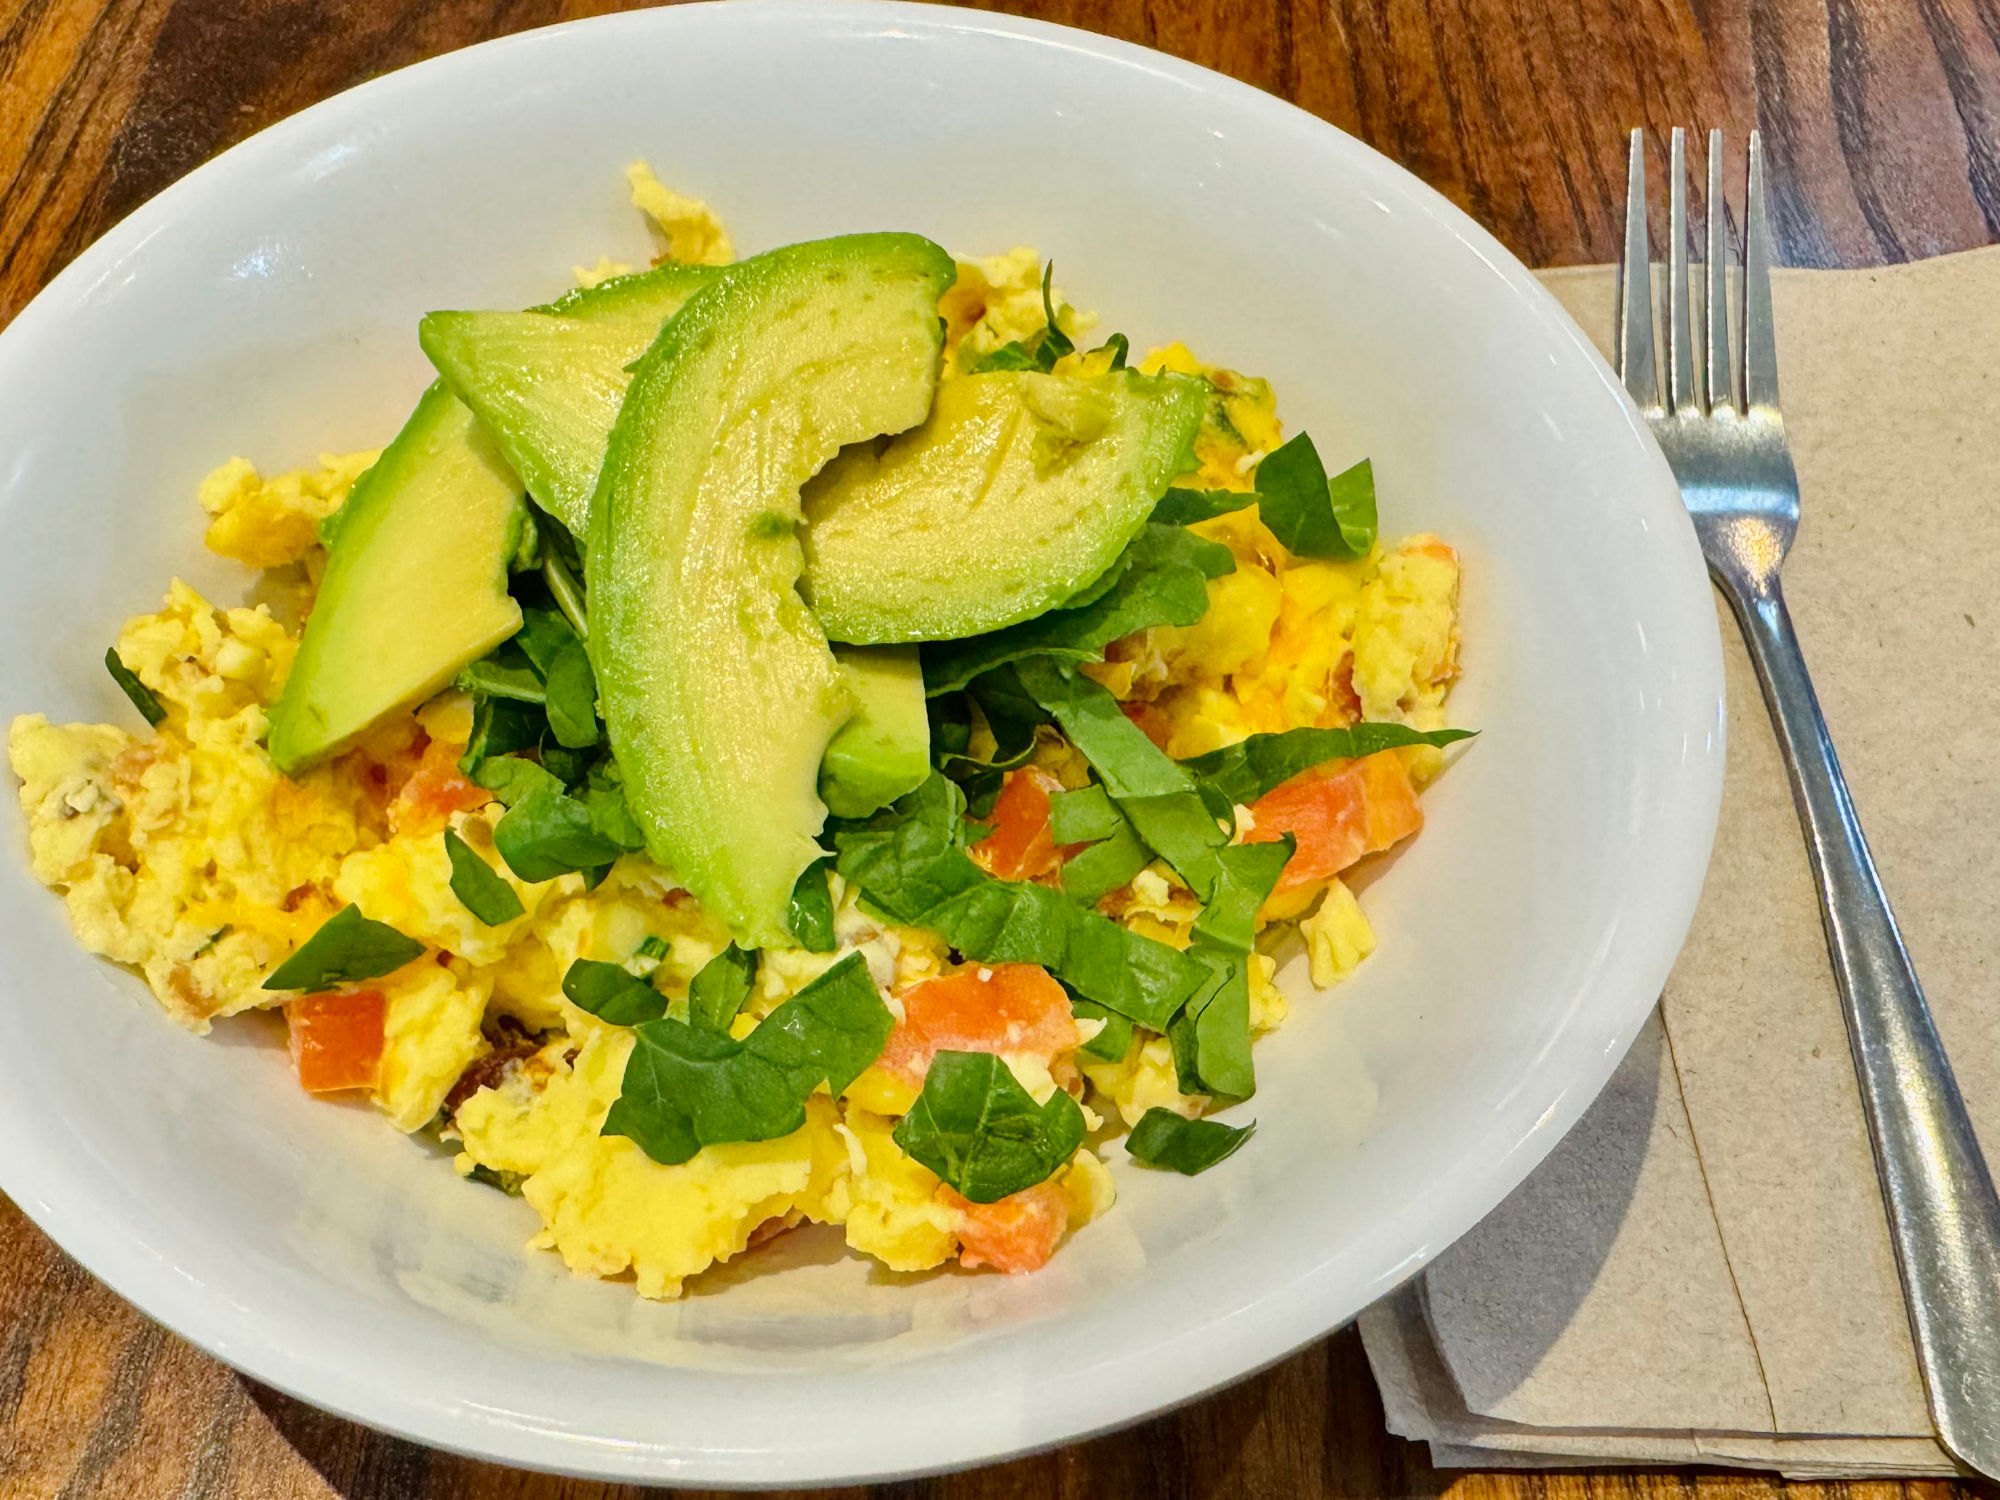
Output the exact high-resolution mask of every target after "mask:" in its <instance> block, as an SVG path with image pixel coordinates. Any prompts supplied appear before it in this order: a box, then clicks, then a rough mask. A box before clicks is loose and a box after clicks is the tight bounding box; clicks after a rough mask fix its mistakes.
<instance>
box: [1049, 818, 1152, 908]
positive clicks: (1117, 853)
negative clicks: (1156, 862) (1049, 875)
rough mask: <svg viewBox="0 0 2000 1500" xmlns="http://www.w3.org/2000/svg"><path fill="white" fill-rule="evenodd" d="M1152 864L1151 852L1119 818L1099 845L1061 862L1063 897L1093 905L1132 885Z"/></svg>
mask: <svg viewBox="0 0 2000 1500" xmlns="http://www.w3.org/2000/svg"><path fill="white" fill-rule="evenodd" d="M1152 862H1153V851H1152V850H1151V849H1148V848H1147V847H1146V846H1145V844H1144V843H1143V842H1142V841H1141V840H1140V838H1139V835H1138V834H1136V833H1134V832H1133V831H1132V825H1131V824H1130V823H1128V822H1126V821H1124V820H1123V819H1122V818H1121V819H1120V820H1119V823H1118V828H1117V830H1116V831H1115V832H1114V833H1113V834H1112V835H1111V837H1109V838H1108V839H1104V840H1103V841H1101V842H1099V843H1095V844H1092V845H1091V846H1090V847H1089V848H1088V849H1085V850H1082V851H1081V852H1080V853H1078V854H1076V855H1074V856H1072V857H1071V858H1069V859H1067V860H1065V861H1064V862H1063V867H1062V889H1063V894H1064V895H1065V896H1068V897H1069V898H1070V899H1071V900H1073V901H1080V902H1082V903H1083V904H1084V905H1085V906H1095V905H1096V904H1097V903H1098V902H1099V901H1102V900H1103V899H1104V898H1105V897H1106V896H1108V895H1110V894H1111V893H1112V892H1113V891H1115V890H1118V889H1119V888H1120V887H1122V886H1127V885H1130V884H1131V883H1132V877H1133V876H1135V875H1137V874H1138V873H1139V872H1140V871H1141V870H1143V869H1145V868H1146V866H1147V865H1149V864H1151V863H1152Z"/></svg>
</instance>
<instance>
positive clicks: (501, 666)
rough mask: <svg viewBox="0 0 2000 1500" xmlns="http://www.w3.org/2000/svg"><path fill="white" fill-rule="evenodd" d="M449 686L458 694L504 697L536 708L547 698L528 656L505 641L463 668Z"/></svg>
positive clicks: (539, 675)
mask: <svg viewBox="0 0 2000 1500" xmlns="http://www.w3.org/2000/svg"><path fill="white" fill-rule="evenodd" d="M452 685H453V686H454V687H456V688H458V689H459V691H461V692H465V693H472V694H474V695H475V696H478V697H482V698H507V699H511V700H512V701H513V702H515V703H532V704H534V705H535V706H536V707H537V708H539V707H541V705H542V704H543V703H544V702H545V701H546V700H547V698H548V691H547V689H545V688H544V687H543V686H542V678H541V674H540V673H539V672H537V671H536V670H535V664H534V663H533V662H532V661H531V660H529V658H528V653H527V652H526V651H524V650H523V649H522V648H521V647H520V646H518V645H516V644H515V643H514V642H513V641H507V642H505V643H503V644H502V645H499V646H496V647H494V649H493V650H492V651H491V652H489V653H488V654H486V655H485V656H482V657H480V658H479V660H478V661H476V662H473V663H472V664H471V665H470V666H468V667H466V668H464V669H463V670H462V671H461V672H460V673H459V674H458V676H457V677H456V678H454V679H453V681H452Z"/></svg>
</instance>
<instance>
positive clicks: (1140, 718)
mask: <svg viewBox="0 0 2000 1500" xmlns="http://www.w3.org/2000/svg"><path fill="white" fill-rule="evenodd" d="M1118 711H1119V712H1120V713H1121V714H1123V715H1125V717H1126V718H1128V719H1130V720H1131V721H1132V722H1133V723H1134V724H1137V725H1138V726H1139V728H1140V729H1141V730H1143V731H1144V732H1145V735H1146V738H1147V739H1149V740H1151V741H1152V742H1153V743H1154V744H1156V745H1158V746H1159V747H1160V748H1161V749H1162V750H1164V749H1166V748H1167V741H1168V740H1170V739H1172V738H1173V737H1174V726H1173V725H1172V724H1170V723H1168V722H1167V716H1166V715H1165V714H1163V713H1161V712H1160V708H1159V705H1158V704H1156V703H1140V702H1138V701H1137V700H1135V699H1131V698H1128V699H1126V700H1125V701H1124V702H1122V703H1120V704H1119V705H1118Z"/></svg>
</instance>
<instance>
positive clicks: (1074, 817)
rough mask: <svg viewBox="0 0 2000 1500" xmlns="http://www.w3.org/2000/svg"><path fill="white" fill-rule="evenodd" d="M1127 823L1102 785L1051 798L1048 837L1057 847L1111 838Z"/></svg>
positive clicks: (1057, 793)
mask: <svg viewBox="0 0 2000 1500" xmlns="http://www.w3.org/2000/svg"><path fill="white" fill-rule="evenodd" d="M1124 821H1125V817H1124V814H1122V813H1120V812H1119V811H1118V809H1117V807H1116V806H1114V805H1113V803H1112V801H1111V794H1110V793H1109V792H1107V791H1105V790H1104V788H1103V787H1101V786H1095V785H1093V786H1087V787H1082V788H1079V789H1078V790H1076V791H1073V792H1056V793H1054V794H1052V795H1051V796H1050V797H1049V837H1050V839H1052V840H1053V841H1054V842H1055V843H1056V844H1057V845H1058V846H1061V845H1064V844H1094V843H1096V842H1097V841H1098V840H1099V839H1108V838H1110V837H1111V835H1112V834H1114V833H1116V832H1117V831H1118V825H1119V824H1120V823H1122V822H1124Z"/></svg>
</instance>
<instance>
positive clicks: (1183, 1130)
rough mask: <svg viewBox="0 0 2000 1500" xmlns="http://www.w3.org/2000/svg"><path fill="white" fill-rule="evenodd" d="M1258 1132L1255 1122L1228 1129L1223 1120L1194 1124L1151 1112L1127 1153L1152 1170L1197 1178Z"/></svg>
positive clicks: (1137, 1128) (1137, 1129)
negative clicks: (1162, 1168)
mask: <svg viewBox="0 0 2000 1500" xmlns="http://www.w3.org/2000/svg"><path fill="white" fill-rule="evenodd" d="M1256 1128H1257V1126H1256V1125H1255V1123H1254V1122H1253V1123H1252V1124H1249V1125H1241V1126H1237V1125H1224V1124H1223V1123H1222V1122H1221V1121H1220V1120H1190V1119H1187V1118H1185V1117H1184V1116H1181V1115H1177V1114H1175V1113H1174V1112H1173V1111H1172V1110H1170V1109H1149V1110H1147V1111H1146V1113H1145V1115H1144V1116H1143V1117H1142V1118H1141V1119H1140V1121H1139V1123H1138V1124H1137V1125H1135V1126H1133V1128H1132V1133H1131V1134H1130V1135H1129V1136H1127V1137H1126V1138H1125V1151H1126V1154H1127V1155H1129V1156H1130V1157H1131V1158H1132V1159H1133V1160H1134V1161H1137V1162H1143V1163H1145V1164H1146V1165H1147V1166H1149V1167H1166V1168H1168V1169H1170V1170H1172V1171H1175V1172H1179V1173H1180V1174H1181V1175H1182V1176H1183V1177H1194V1176H1196V1175H1198V1174H1200V1173H1202V1172H1206V1171H1207V1170H1208V1169H1209V1168H1210V1167H1212V1166H1214V1165H1215V1164H1216V1163H1217V1162H1219V1161H1221V1160H1222V1159H1223V1158H1225V1157H1227V1156H1230V1155H1233V1154H1234V1153H1235V1151H1236V1150H1237V1148H1238V1147H1240V1146H1241V1145H1242V1144H1243V1143H1244V1142H1245V1141H1247V1140H1249V1139H1250V1133H1251V1132H1252V1131H1254V1130H1255V1129H1256Z"/></svg>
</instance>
